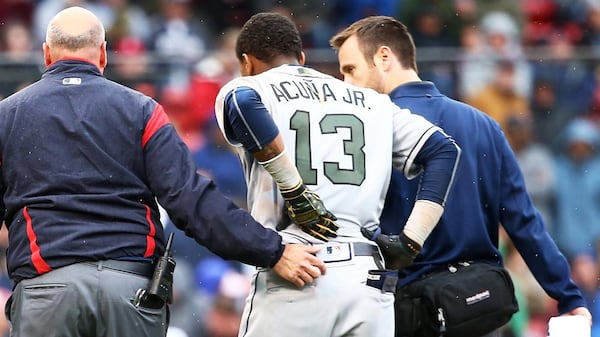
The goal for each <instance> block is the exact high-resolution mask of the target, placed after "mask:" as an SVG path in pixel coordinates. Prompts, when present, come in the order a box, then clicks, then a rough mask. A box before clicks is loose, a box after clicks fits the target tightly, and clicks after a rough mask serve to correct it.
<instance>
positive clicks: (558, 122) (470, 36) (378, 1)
mask: <svg viewBox="0 0 600 337" xmlns="http://www.w3.org/2000/svg"><path fill="white" fill-rule="evenodd" d="M70 5H79V6H83V7H86V8H89V9H90V10H92V11H94V13H96V14H97V15H98V16H99V17H100V18H101V20H102V21H103V23H104V25H105V28H106V29H107V40H108V48H109V50H110V55H109V66H108V67H107V69H106V73H105V75H106V76H107V77H108V78H110V79H113V80H115V81H117V82H119V83H122V84H124V85H127V86H130V87H132V88H136V89H138V90H140V91H142V92H144V93H146V94H147V95H149V96H152V97H154V98H156V99H157V100H158V101H159V102H161V103H162V104H163V105H164V106H165V109H166V111H167V113H168V114H169V116H170V118H171V120H172V121H173V123H174V124H175V125H176V127H177V130H178V132H179V134H180V135H181V136H182V138H183V139H184V141H185V142H186V144H187V145H188V146H189V148H190V150H191V151H192V152H193V153H194V156H195V158H196V161H197V163H198V168H199V170H201V171H202V172H204V173H205V174H207V175H209V176H211V177H213V178H214V179H215V181H216V182H217V185H218V186H219V188H220V189H221V190H223V192H225V193H226V194H227V195H228V196H230V197H231V198H232V199H233V200H234V201H236V203H238V204H239V205H240V206H244V205H245V192H246V190H245V186H244V181H243V176H242V173H241V168H240V165H239V163H238V160H237V157H235V155H234V154H233V153H232V152H231V151H230V149H229V148H228V147H227V145H226V144H225V143H224V142H223V139H222V138H221V137H220V132H218V130H216V129H215V121H214V118H213V117H214V116H213V111H212V109H213V102H214V101H213V100H214V96H215V95H216V92H217V91H218V89H219V88H220V86H221V85H222V84H223V83H225V82H226V81H228V80H229V79H231V78H233V77H234V76H237V75H238V74H237V60H236V58H235V55H234V52H233V50H234V45H235V37H236V35H237V32H238V29H239V27H240V26H241V25H242V24H243V23H244V22H245V21H246V19H248V18H249V17H250V16H251V15H252V14H254V13H256V12H259V11H279V12H281V13H284V14H286V15H290V17H291V18H292V19H293V20H294V21H295V22H296V24H297V25H298V28H299V30H300V32H301V34H302V37H303V42H304V47H305V49H306V55H307V65H309V66H311V67H314V68H317V69H319V70H322V71H325V72H327V73H329V74H331V75H333V76H339V72H338V70H337V59H336V55H335V53H334V52H333V50H332V49H331V48H329V46H328V40H329V38H330V37H331V36H332V35H333V34H334V33H336V32H337V31H338V30H339V29H340V28H341V27H345V26H346V25H348V24H350V23H352V22H353V21H355V20H356V19H359V18H361V17H363V16H365V15H370V14H380V15H390V16H394V17H396V18H398V19H400V20H402V22H404V23H405V24H406V25H407V26H408V27H409V30H410V31H411V32H412V34H413V37H414V39H415V44H416V45H417V58H418V60H419V62H418V66H419V71H420V75H421V78H422V79H424V80H431V81H433V82H435V83H436V84H437V86H438V88H439V89H440V90H441V91H442V92H443V93H444V94H446V95H448V96H450V97H453V98H457V99H460V100H463V101H465V102H468V103H470V104H472V105H474V106H476V107H478V108H480V109H481V110H483V111H484V112H486V113H488V114H490V115H491V116H492V117H493V118H494V119H496V120H497V121H498V122H499V123H500V124H501V126H502V127H503V129H504V131H505V133H506V134H507V136H508V138H509V140H510V141H511V145H512V146H513V149H514V151H515V153H516V154H517V156H518V158H519V163H520V165H521V168H522V170H523V173H524V175H525V179H526V182H527V187H528V190H529V192H530V193H531V195H532V198H533V200H534V202H535V204H536V206H537V207H538V208H539V210H540V212H541V213H542V214H543V215H544V217H545V220H546V225H547V227H548V229H549V231H550V233H551V234H552V235H553V237H554V238H555V240H556V241H557V243H558V244H559V246H560V247H561V249H562V250H563V252H564V253H565V255H566V256H567V258H568V259H569V261H570V263H571V266H572V277H573V278H574V280H575V281H576V282H577V284H578V285H579V286H580V287H581V288H582V290H583V291H584V293H585V296H586V298H587V299H588V302H589V305H590V310H591V311H592V315H594V316H595V317H600V303H598V301H597V299H600V292H599V291H598V285H599V282H600V281H599V268H598V267H599V261H598V247H599V245H598V241H599V238H600V156H599V154H598V145H599V141H600V131H599V129H598V127H599V126H600V85H599V84H600V62H599V60H600V0H320V1H317V0H304V1H293V0H280V1H270V0H253V1H252V0H216V1H215V0H213V1H209V0H151V1H142V0H137V1H136V0H95V1H82V0H0V99H2V98H4V97H7V96H9V95H10V94H12V93H13V92H15V91H17V90H19V89H20V88H22V87H24V86H26V85H28V84H29V83H31V82H33V81H35V80H37V79H38V78H39V76H40V75H41V73H42V72H43V62H42V55H41V43H42V41H43V39H44V34H45V29H46V25H47V23H48V21H49V20H50V18H51V17H52V16H53V15H54V14H56V13H57V12H58V11H59V10H61V9H62V8H64V7H66V6H70ZM164 220H165V221H164V223H165V226H166V228H167V231H171V230H172V225H171V224H169V221H168V218H167V217H166V216H165V217H164ZM0 234H1V236H0V239H1V240H0V243H1V244H2V245H4V246H6V231H5V230H2V232H0ZM176 234H177V235H176V239H175V254H176V256H177V260H178V267H177V269H176V275H175V285H176V289H175V294H176V296H175V303H174V304H173V305H172V307H171V312H172V316H171V317H172V318H171V323H172V324H171V328H170V331H169V334H168V336H170V337H178V336H187V337H229V336H232V337H233V336H237V326H238V324H239V315H240V310H241V308H242V307H243V301H244V297H245V295H246V293H247V291H248V286H249V283H248V282H249V280H248V275H249V272H250V268H249V267H247V266H242V265H239V264H237V263H231V262H226V261H223V260H221V259H219V258H217V257H215V256H214V255H212V254H211V253H210V252H208V251H207V250H206V249H204V248H202V247H198V246H197V245H196V244H195V243H194V242H193V241H192V240H191V239H188V238H186V237H185V236H184V235H183V234H182V233H180V232H179V231H176ZM567 237H568V240H567V239H566V238H567ZM502 246H503V252H504V255H505V263H506V266H507V268H508V269H509V270H510V272H511V273H512V275H513V277H514V279H515V283H516V286H517V291H518V295H519V300H520V304H521V311H520V312H519V313H518V314H517V315H516V316H515V317H514V318H513V320H512V321H511V323H510V324H509V325H508V326H507V327H506V329H505V333H504V336H506V337H508V336H515V337H538V336H539V337H545V336H546V334H547V322H548V319H549V318H550V317H551V316H553V315H556V312H555V309H554V308H555V305H554V303H553V300H551V299H549V298H548V297H547V296H546V295H545V293H543V291H542V290H541V288H540V287H539V285H537V283H536V282H535V280H534V279H533V278H532V276H531V274H530V273H529V271H528V269H527V266H526V265H525V264H524V262H523V261H522V259H521V258H520V257H519V255H518V254H517V253H516V252H515V251H514V249H513V247H512V246H511V243H510V241H509V240H507V239H506V238H505V237H503V240H502ZM4 250H5V249H0V252H1V254H4ZM0 257H1V256H0ZM2 258H3V257H2ZM0 266H3V268H2V272H1V273H0V274H1V275H0V276H1V277H0V304H3V303H4V301H5V300H6V298H7V297H8V295H9V294H10V288H11V284H10V281H9V280H8V279H7V277H6V272H5V267H4V263H3V262H1V261H0ZM596 321H597V322H598V323H597V324H598V326H596V325H594V327H593V331H592V336H594V337H600V319H597V320H596ZM7 330H8V329H7V323H6V321H5V320H4V317H3V315H0V337H2V336H5V335H7Z"/></svg>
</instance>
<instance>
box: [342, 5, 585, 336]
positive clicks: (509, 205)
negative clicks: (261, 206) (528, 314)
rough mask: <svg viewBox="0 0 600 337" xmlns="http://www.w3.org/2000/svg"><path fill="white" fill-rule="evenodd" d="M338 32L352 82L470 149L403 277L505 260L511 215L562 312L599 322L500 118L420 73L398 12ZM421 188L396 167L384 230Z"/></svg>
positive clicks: (393, 226)
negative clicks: (502, 240)
mask: <svg viewBox="0 0 600 337" xmlns="http://www.w3.org/2000/svg"><path fill="white" fill-rule="evenodd" d="M330 42H331V45H332V46H333V47H334V48H336V49H338V51H339V54H338V59H339V63H340V71H341V73H342V75H343V76H344V79H345V80H346V81H347V82H351V83H353V84H356V85H359V86H364V87H370V88H373V89H375V90H376V91H378V92H381V93H386V94H389V95H390V96H391V98H392V100H393V101H394V102H395V103H396V104H397V105H399V106H401V107H403V108H408V109H410V110H411V111H413V112H414V113H416V114H420V115H422V116H424V117H425V118H426V119H428V120H429V121H430V122H432V123H433V124H435V125H438V126H440V127H441V128H442V129H444V131H446V132H447V133H448V134H449V135H451V136H452V137H453V138H454V139H455V140H456V142H457V144H458V145H459V146H460V147H461V149H462V157H461V160H460V163H459V167H458V169H457V175H456V180H455V183H454V187H453V190H452V192H451V195H450V196H449V197H448V199H447V204H446V207H445V212H444V214H443V215H442V217H441V220H440V221H439V223H438V224H437V226H436V227H435V229H434V230H433V231H432V232H431V233H430V235H429V237H428V238H427V241H426V244H425V245H424V246H423V248H422V250H421V251H420V253H419V255H418V256H417V257H416V258H415V259H414V261H413V260H412V259H411V257H410V256H408V258H405V259H404V260H403V264H402V265H401V266H400V267H401V270H400V277H401V280H400V281H399V284H398V286H399V287H402V286H404V285H407V284H409V283H411V282H413V281H415V280H416V279H418V278H419V277H421V276H422V275H424V274H426V273H428V272H430V271H432V270H434V269H435V268H438V267H440V266H444V265H447V264H448V263H456V262H460V261H484V262H489V263H495V264H502V261H501V255H500V251H499V250H498V235H499V234H498V230H499V225H500V224H502V225H503V227H504V228H505V229H506V232H507V233H508V235H509V236H510V239H511V240H512V241H513V243H514V245H515V246H516V248H517V249H518V251H519V253H520V254H521V255H522V256H523V258H524V259H525V261H526V263H527V265H528V266H529V268H530V269H531V271H532V273H533V275H534V276H535V278H536V279H537V281H538V282H539V283H540V285H541V286H542V287H543V288H544V290H545V291H546V292H547V293H548V295H550V296H551V297H552V298H554V299H556V300H557V301H558V311H559V312H560V314H568V315H582V316H584V317H585V318H586V319H587V320H588V321H589V322H590V324H591V314H590V312H589V310H588V309H587V308H586V303H585V300H584V299H583V296H582V294H581V292H580V290H579V289H578V288H577V286H576V285H575V284H574V283H573V281H572V280H571V278H570V269H569V265H568V263H567V260H566V259H565V257H564V256H563V255H562V253H561V252H560V251H559V249H558V248H557V246H556V245H555V243H554V241H553V240H552V238H551V237H550V235H549V234H548V233H547V231H546V229H545V225H544V221H543V219H542V218H541V216H540V215H539V213H538V211H537V210H536V209H535V208H534V206H533V204H532V202H531V199H530V197H529V195H528V194H527V191H526V189H525V183H524V181H523V176H522V174H521V171H520V168H519V166H518V164H517V161H516V159H515V156H514V154H513V152H512V150H511V148H510V146H509V144H508V142H507V140H506V138H505V137H504V134H503V133H502V131H501V129H500V127H499V126H498V124H497V123H496V122H495V121H493V120H492V119H491V118H489V117H488V116H486V115H485V114H484V113H482V112H481V111H478V110H476V109H474V108H472V107H470V106H468V105H466V104H463V103H460V102H457V101H455V100H452V99H450V98H448V97H446V96H444V95H442V94H441V93H440V92H439V91H438V90H437V88H436V87H435V85H434V84H433V83H431V82H426V81H422V80H421V79H420V78H419V76H418V74H417V66H416V56H415V55H416V51H415V45H414V42H413V40H412V37H411V35H410V33H409V32H408V31H407V29H406V27H405V26H404V25H403V24H402V23H400V22H398V21H397V20H395V19H393V18H390V17H385V16H372V17H367V18H364V19H362V20H359V21H357V22H355V23H354V24H352V25H351V26H349V27H348V28H346V29H345V30H343V31H342V32H340V33H338V34H337V35H336V36H334V37H333V38H332V39H331V41H330ZM419 188H420V186H419V179H414V180H411V181H409V180H406V179H405V178H404V177H403V176H402V174H400V173H399V172H397V171H394V172H393V174H392V181H391V183H390V187H389V189H388V195H387V198H386V204H385V207H384V210H383V213H382V216H381V219H380V220H381V224H380V226H381V229H382V232H384V233H390V234H397V233H399V232H402V230H403V226H404V225H403V224H404V223H406V220H407V217H408V211H410V210H411V209H412V204H413V203H414V201H415V199H416V196H417V193H418V191H419ZM380 240H381V239H380ZM406 250H407V249H406ZM407 251H408V250H407Z"/></svg>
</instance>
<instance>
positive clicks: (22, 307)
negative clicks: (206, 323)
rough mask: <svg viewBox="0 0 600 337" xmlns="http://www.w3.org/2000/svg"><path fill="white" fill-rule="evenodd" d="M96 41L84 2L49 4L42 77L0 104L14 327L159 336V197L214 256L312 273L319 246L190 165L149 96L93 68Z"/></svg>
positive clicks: (0, 170)
mask: <svg viewBox="0 0 600 337" xmlns="http://www.w3.org/2000/svg"><path fill="white" fill-rule="evenodd" d="M104 39H105V32H104V28H103V27H102V24H101V23H100V21H99V20H98V18H97V17H96V16H95V15H94V14H93V13H91V12H90V11H88V10H86V9H83V8H80V7H70V8H67V9H65V10H63V11H61V12H59V13H58V14H57V15H56V16H55V17H54V18H53V19H52V20H51V22H50V24H49V26H48V30H47V35H46V42H45V43H44V44H43V51H44V60H45V64H46V66H47V69H46V71H45V73H44V74H43V76H42V78H41V79H40V80H39V81H37V82H36V83H34V84H32V85H31V86H29V87H27V88H25V89H23V90H21V91H19V92H17V93H16V94H14V95H12V96H9V97H8V98H6V99H5V100H3V101H1V102H0V160H1V164H0V195H2V198H1V199H0V219H1V220H4V223H5V224H6V226H7V228H8V231H9V248H8V258H7V260H8V261H7V264H8V272H9V275H10V278H11V280H12V281H13V283H14V289H13V294H12V297H11V299H9V301H8V303H7V305H6V313H7V316H8V318H9V320H10V321H11V325H12V327H11V336H13V337H17V336H70V337H77V336H105V337H127V336H132V337H133V336H135V337H138V336H150V337H158V336H165V334H166V330H167V327H168V315H167V312H168V310H167V306H166V304H165V303H169V302H170V297H171V295H170V291H171V289H170V287H171V285H172V278H170V277H169V276H171V277H172V272H173V268H174V263H173V262H172V261H171V260H170V259H166V260H165V259H164V258H161V257H168V254H167V255H165V251H167V250H168V249H167V247H168V244H167V243H166V241H167V240H165V234H164V232H163V227H162V226H161V224H160V214H159V209H158V203H160V204H161V205H162V206H163V207H164V209H165V210H166V211H167V212H168V214H169V216H170V218H171V219H172V221H173V223H174V224H175V226H177V227H178V228H179V229H181V230H183V231H185V233H186V234H187V235H188V236H190V237H192V238H194V239H195V240H196V241H197V242H198V243H200V244H203V245H205V246H206V247H207V248H209V249H210V250H211V251H213V252H214V253H216V254H217V255H219V256H221V257H222V258H224V259H232V260H238V261H240V262H243V263H247V264H251V265H255V266H258V267H270V268H272V269H273V270H274V271H275V272H276V273H277V274H279V275H280V276H281V277H283V278H284V279H286V280H288V281H290V282H292V283H294V284H296V285H297V286H304V285H305V284H309V283H311V282H312V281H313V280H314V279H315V278H317V277H319V276H321V274H322V273H324V272H325V265H324V263H323V262H322V261H321V260H320V259H318V258H317V257H315V254H316V253H317V251H318V248H315V247H309V246H305V245H301V244H286V245H284V244H282V241H281V237H280V236H279V234H278V233H277V232H275V231H274V230H270V229H266V228H264V227H263V226H262V225H261V224H259V223H258V222H256V220H254V219H253V218H252V217H251V216H250V214H249V213H248V212H246V211H245V210H242V209H240V208H238V207H237V206H235V204H234V203H233V202H232V201H231V200H229V199H228V198H226V197H225V196H223V195H222V194H221V193H220V192H218V191H217V189H216V186H215V184H214V183H213V182H212V181H211V180H209V179H207V178H206V177H203V176H201V175H199V174H198V173H197V172H196V166H195V164H194V161H193V159H192V156H191V154H190V152H189V150H188V149H187V147H186V146H185V145H184V143H183V142H182V141H181V139H180V138H179V137H178V135H177V133H176V132H175V129H174V128H173V126H172V125H171V124H170V122H169V120H168V117H167V115H166V114H165V112H164V110H163V108H162V106H161V105H160V104H158V103H157V102H156V101H154V100H152V99H151V98H149V97H147V96H144V95H142V94H141V93H138V92H136V91H134V90H132V89H129V88H126V87H124V86H122V85H119V84H117V83H115V82H112V81H109V80H107V79H106V78H104V77H103V76H102V74H103V71H104V68H105V67H106V64H107V52H106V41H105V40H104ZM157 201H158V203H157ZM157 261H159V262H161V263H158V264H157V263H156V262H157ZM165 261H167V263H164V262H165ZM164 266H167V267H168V268H165V269H161V268H162V267H164ZM155 269H156V271H162V272H156V271H155ZM156 275H158V276H162V277H159V278H156V277H154V276H156ZM155 285H158V287H155ZM140 295H141V296H140Z"/></svg>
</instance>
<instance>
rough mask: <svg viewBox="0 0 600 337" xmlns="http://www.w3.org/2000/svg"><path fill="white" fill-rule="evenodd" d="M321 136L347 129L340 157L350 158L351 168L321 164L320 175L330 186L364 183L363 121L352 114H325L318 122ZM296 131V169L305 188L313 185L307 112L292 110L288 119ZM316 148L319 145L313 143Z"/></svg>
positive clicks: (314, 178) (315, 179)
mask: <svg viewBox="0 0 600 337" xmlns="http://www.w3.org/2000/svg"><path fill="white" fill-rule="evenodd" d="M319 127H320V131H321V134H329V133H337V132H338V129H339V128H348V129H350V139H345V140H344V154H345V155H349V156H351V157H352V168H351V169H342V168H340V163H339V162H324V163H323V172H324V173H325V176H326V177H327V178H328V179H329V180H330V181H331V182H332V183H334V184H349V185H357V186H360V185H361V184H362V182H363V181H364V180H365V152H364V150H363V148H364V147H365V132H364V130H365V129H364V124H363V122H362V121H361V120H360V119H359V118H358V117H356V116H354V115H343V114H339V115H325V117H323V118H322V119H321V121H320V122H319ZM290 128H291V129H292V130H295V131H296V167H297V168H298V171H299V172H300V175H301V176H302V180H304V183H305V184H307V185H316V184H317V170H316V169H315V168H313V166H312V160H311V145H313V144H311V139H310V118H309V113H308V111H302V110H296V112H295V113H294V115H293V116H292V118H291V120H290ZM314 145H315V146H319V144H314Z"/></svg>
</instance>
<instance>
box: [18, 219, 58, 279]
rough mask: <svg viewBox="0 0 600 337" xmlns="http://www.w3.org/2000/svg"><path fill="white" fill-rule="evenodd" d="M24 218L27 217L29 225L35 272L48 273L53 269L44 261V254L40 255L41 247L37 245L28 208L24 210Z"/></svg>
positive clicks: (28, 232) (28, 233)
mask: <svg viewBox="0 0 600 337" xmlns="http://www.w3.org/2000/svg"><path fill="white" fill-rule="evenodd" d="M23 217H25V222H26V223H27V227H26V228H27V238H28V239H29V249H31V261H32V262H33V266H34V267H35V270H37V272H38V274H44V273H47V272H49V271H50V270H52V268H50V266H49V265H48V264H47V263H46V261H44V258H43V257H42V254H40V247H39V246H38V244H37V236H36V235H35V232H34V230H33V225H32V224H31V216H29V211H27V207H25V208H23Z"/></svg>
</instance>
